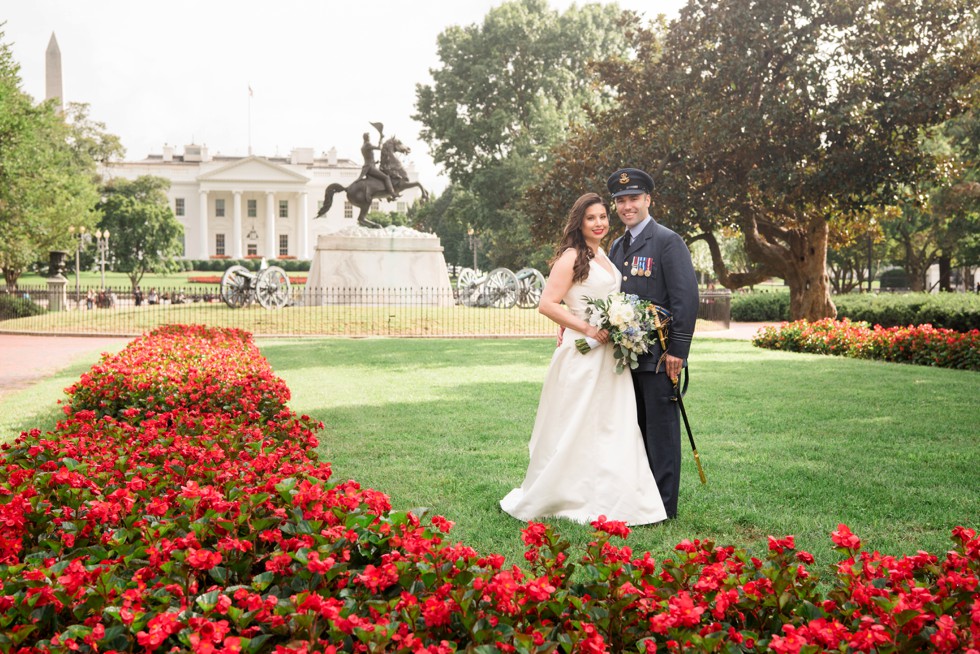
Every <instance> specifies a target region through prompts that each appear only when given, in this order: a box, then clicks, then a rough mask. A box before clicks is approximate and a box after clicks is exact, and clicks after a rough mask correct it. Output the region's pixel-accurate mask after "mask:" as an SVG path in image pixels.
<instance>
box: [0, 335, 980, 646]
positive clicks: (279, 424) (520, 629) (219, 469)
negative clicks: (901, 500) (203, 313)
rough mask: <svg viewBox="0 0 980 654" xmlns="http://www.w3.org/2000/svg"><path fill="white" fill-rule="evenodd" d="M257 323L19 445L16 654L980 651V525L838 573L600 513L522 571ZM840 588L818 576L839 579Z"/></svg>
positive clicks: (131, 354) (1, 460) (0, 558)
mask: <svg viewBox="0 0 980 654" xmlns="http://www.w3.org/2000/svg"><path fill="white" fill-rule="evenodd" d="M287 399H288V391H287V389H286V388H285V386H284V385H283V384H282V383H281V382H280V381H279V380H276V379H275V378H274V377H273V376H272V374H271V370H270V369H269V366H268V364H267V363H266V362H265V360H264V359H262V357H261V356H259V354H258V351H257V350H256V348H255V347H254V344H253V343H252V342H251V339H250V337H249V336H248V335H247V334H244V333H242V332H238V331H235V330H219V329H208V328H202V327H186V326H177V327H172V328H165V329H161V330H157V331H155V332H153V333H151V334H150V335H149V336H147V337H145V338H143V339H139V340H137V341H134V342H133V343H132V344H130V345H129V346H128V347H127V348H126V349H125V350H124V351H123V352H122V353H120V354H119V355H116V356H108V357H107V358H106V359H104V360H103V362H102V363H100V365H99V366H97V367H96V368H95V369H93V371H92V373H90V374H88V375H85V376H84V377H83V378H82V379H81V380H80V381H79V382H78V384H76V385H75V386H73V387H72V389H71V390H70V397H69V400H68V402H67V403H66V405H65V407H64V408H65V419H64V420H62V421H61V422H60V423H59V424H58V426H57V427H56V428H55V430H54V431H53V432H52V433H48V434H43V435H42V434H41V433H39V432H38V431H37V430H34V431H32V432H30V433H24V434H21V436H20V437H19V438H18V439H17V440H16V441H15V442H14V443H13V444H12V445H5V446H3V449H2V453H0V466H2V470H3V473H2V477H0V650H2V651H4V652H17V653H18V654H34V653H35V652H57V653H62V652H63V653H68V652H86V653H87V652H104V653H109V652H123V651H127V652H132V651H139V652H194V653H198V654H233V653H234V654H237V653H247V654H264V653H266V652H274V653H275V654H289V653H295V654H310V653H312V652H338V651H352V652H382V651H384V652H425V653H431V654H436V653H446V652H453V651H470V652H476V653H487V654H489V653H491V652H527V653H539V652H540V653H543V652H558V651H560V652H606V651H610V652H613V651H615V652H619V651H640V652H654V651H682V650H683V651H715V652H722V651H724V652H742V651H760V652H761V651H767V650H768V651H774V652H779V653H790V652H793V653H795V652H815V651H843V650H855V651H872V650H875V651H924V650H933V651H942V652H950V651H958V650H965V649H968V648H971V647H972V648H977V647H980V599H978V597H977V587H978V574H980V539H978V538H977V536H976V533H975V532H974V531H973V530H971V529H966V528H963V527H957V528H955V529H954V530H953V532H952V536H953V543H954V546H953V548H952V550H951V551H949V552H947V553H946V554H945V556H944V558H939V557H937V556H934V555H931V554H928V553H925V552H920V553H918V554H916V555H914V556H909V557H902V558H894V557H890V556H882V555H881V554H878V553H877V552H874V553H868V552H864V551H862V549H861V543H860V539H859V538H858V537H857V536H855V535H854V534H852V533H851V532H850V530H848V529H847V527H846V526H844V525H840V526H839V527H838V529H837V530H836V531H835V532H834V533H833V534H832V541H833V543H834V545H835V546H836V548H837V549H838V550H839V551H840V552H841V556H842V560H841V562H840V564H839V565H838V566H837V567H836V568H835V569H834V570H833V571H832V573H831V574H830V576H829V578H828V579H827V580H825V581H824V583H823V584H822V585H821V583H819V580H818V579H817V575H816V574H814V573H812V572H811V571H810V570H809V568H808V566H810V565H812V563H813V557H812V556H811V555H809V554H808V553H807V552H803V551H797V550H796V549H795V546H794V540H793V537H792V536H787V537H784V538H773V537H770V539H769V548H768V552H767V553H765V554H760V555H759V557H755V556H751V555H750V554H749V553H747V552H745V551H742V550H738V549H735V548H733V547H722V546H716V545H715V544H714V543H712V542H711V541H708V540H694V541H688V540H685V541H684V542H682V543H680V544H678V545H677V547H676V555H675V556H674V557H673V558H670V559H667V560H664V561H660V562H657V561H655V560H654V559H653V558H652V557H651V556H650V554H648V553H646V554H634V553H633V552H632V551H631V550H630V548H629V547H626V546H619V545H615V544H613V539H616V538H624V537H627V536H628V534H629V529H628V528H627V527H626V526H625V525H623V524H622V523H619V522H611V521H606V520H605V519H604V518H601V517H600V518H599V519H598V520H597V521H596V522H594V523H593V526H594V527H595V529H596V533H595V540H594V541H593V542H591V543H590V544H589V545H588V546H587V548H586V551H585V552H584V554H582V555H581V556H580V557H578V558H577V560H573V558H572V557H570V556H569V553H568V547H569V545H568V543H567V542H565V541H562V540H561V539H560V538H559V537H558V536H557V534H556V533H555V532H554V531H552V529H551V528H550V527H548V526H546V525H543V524H540V523H533V522H532V523H529V524H528V525H527V527H526V529H524V531H523V539H524V542H525V543H526V545H527V552H526V556H525V559H526V565H525V566H524V567H523V568H519V567H517V566H509V567H508V566H506V565H505V562H504V559H503V557H501V556H499V555H495V554H490V555H481V554H479V553H477V552H475V551H474V550H473V549H472V548H469V547H467V546H465V545H463V544H459V543H451V542H449V541H448V540H447V539H446V533H448V532H449V531H450V529H451V527H452V523H451V522H449V521H448V520H446V519H445V518H443V517H441V516H433V517H432V518H431V520H425V521H424V522H423V520H422V519H421V518H424V517H425V516H417V515H415V514H413V513H408V512H392V511H391V510H390V506H389V502H388V499H387V497H385V496H384V495H383V494H381V493H379V492H377V491H374V490H370V489H365V488H361V487H360V486H359V485H358V484H357V483H356V482H353V481H346V482H342V483H331V482H330V472H331V471H330V466H329V465H328V464H326V463H322V462H317V461H315V460H314V458H313V456H314V454H313V453H314V449H313V448H314V447H315V445H316V437H315V431H316V430H317V429H319V428H321V427H322V426H321V425H319V424H316V423H314V422H313V421H312V420H310V419H309V418H308V417H306V416H296V415H295V414H293V413H292V412H291V411H290V410H289V409H288V408H287V407H286V406H285V405H284V402H285V401H286V400H287ZM821 588H822V589H823V590H821Z"/></svg>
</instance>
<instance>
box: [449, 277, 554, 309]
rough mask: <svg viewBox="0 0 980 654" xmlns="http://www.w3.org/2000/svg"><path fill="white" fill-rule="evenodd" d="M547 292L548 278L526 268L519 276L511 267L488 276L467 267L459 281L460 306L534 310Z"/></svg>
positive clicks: (457, 288)
mask: <svg viewBox="0 0 980 654" xmlns="http://www.w3.org/2000/svg"><path fill="white" fill-rule="evenodd" d="M543 289H544V275H542V274H541V273H540V272H538V271H537V270H535V269H534V268H522V269H521V270H520V271H518V272H517V274H516V275H515V274H514V273H513V272H512V271H510V270H508V269H507V268H495V269H494V270H491V271H490V273H489V274H485V275H480V274H479V273H477V272H476V271H475V270H473V269H472V268H463V269H462V270H461V271H460V273H459V277H457V278H456V292H457V297H458V299H459V303H460V304H462V305H464V306H468V307H495V308H497V309H509V308H511V307H513V306H514V305H515V304H516V305H517V306H519V307H521V308H524V309H531V308H534V307H536V306H538V303H539V302H540V301H541V291H542V290H543Z"/></svg>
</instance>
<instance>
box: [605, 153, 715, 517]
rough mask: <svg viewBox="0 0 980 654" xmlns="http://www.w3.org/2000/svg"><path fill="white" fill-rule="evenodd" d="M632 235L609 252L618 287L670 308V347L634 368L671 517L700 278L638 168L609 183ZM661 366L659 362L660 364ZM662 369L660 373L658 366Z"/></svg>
mask: <svg viewBox="0 0 980 654" xmlns="http://www.w3.org/2000/svg"><path fill="white" fill-rule="evenodd" d="M606 186H608V188H609V193H610V194H612V199H613V202H615V205H616V213H617V214H619V218H620V220H622V221H623V223H624V224H625V225H626V233H625V234H624V235H623V236H621V237H620V238H618V239H616V240H615V241H614V242H613V244H612V247H611V248H610V249H609V258H610V259H611V260H612V262H613V265H614V266H616V267H617V268H618V269H619V274H620V275H621V276H622V284H621V285H620V290H621V291H622V292H624V293H632V294H635V295H638V296H639V297H640V298H641V299H643V300H650V301H651V302H653V303H654V304H656V305H658V306H661V307H663V308H665V309H667V310H668V311H669V312H670V314H671V320H670V324H669V330H668V335H669V336H668V341H667V352H666V356H663V361H662V362H661V356H662V355H663V354H664V353H663V352H662V350H661V348H660V344H659V342H658V343H656V344H655V346H654V348H653V350H652V351H651V352H650V354H647V355H644V356H641V357H640V361H639V366H638V367H637V369H636V370H633V371H632V373H633V389H634V391H635V393H636V413H637V420H638V421H639V423H640V431H641V432H642V433H643V442H644V444H645V445H646V450H647V458H648V459H649V461H650V469H651V470H653V476H654V478H655V479H656V480H657V486H658V487H659V489H660V496H661V497H662V498H663V501H664V508H665V509H666V510H667V517H668V518H676V517H677V494H678V491H679V489H680V482H681V424H680V415H679V411H678V407H677V402H675V401H672V400H671V397H674V394H675V393H676V392H679V390H678V391H675V390H674V384H675V383H676V382H677V379H678V377H679V376H680V374H681V369H682V368H683V367H684V366H686V365H687V361H686V360H687V354H688V351H689V350H690V348H691V337H692V336H693V334H694V322H695V320H696V318H697V315H698V282H697V277H696V275H695V273H694V265H693V264H692V263H691V253H690V251H689V250H688V249H687V245H685V244H684V241H683V240H682V239H681V237H680V236H678V235H677V234H676V233H674V232H673V231H671V230H670V229H668V228H666V227H664V226H663V225H661V224H659V223H657V222H656V221H655V220H654V219H653V218H651V217H650V205H651V202H652V200H651V198H650V194H651V193H652V192H653V178H652V177H650V175H648V174H647V173H645V172H644V171H642V170H638V169H636V168H623V169H620V170H617V171H616V172H614V173H613V174H612V175H610V176H609V179H608V180H607V182H606ZM658 364H659V365H658ZM658 368H659V370H658Z"/></svg>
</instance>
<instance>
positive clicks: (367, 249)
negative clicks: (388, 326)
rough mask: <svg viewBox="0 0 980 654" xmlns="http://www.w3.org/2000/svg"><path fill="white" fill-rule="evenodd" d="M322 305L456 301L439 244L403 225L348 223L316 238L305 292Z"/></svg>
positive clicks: (309, 300)
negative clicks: (381, 225)
mask: <svg viewBox="0 0 980 654" xmlns="http://www.w3.org/2000/svg"><path fill="white" fill-rule="evenodd" d="M303 304H304V305H306V306H322V305H325V304H372V305H380V304H384V305H436V306H451V305H452V304H454V299H453V289H452V285H451V284H450V282H449V271H448V270H447V269H446V258H445V257H444V256H443V253H442V245H441V244H440V242H439V237H438V236H436V235H435V234H425V233H423V232H418V231H415V230H414V229H409V228H407V227H387V228H384V229H368V228H365V227H348V228H347V229H344V230H341V231H339V232H335V233H333V234H323V235H321V236H320V237H319V238H318V239H317V242H316V251H315V253H314V255H313V263H312V265H311V266H310V274H309V276H308V277H307V278H306V290H305V291H304V295H303Z"/></svg>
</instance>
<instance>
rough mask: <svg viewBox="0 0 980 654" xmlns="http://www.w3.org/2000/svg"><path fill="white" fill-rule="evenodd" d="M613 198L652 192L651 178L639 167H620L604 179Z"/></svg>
mask: <svg viewBox="0 0 980 654" xmlns="http://www.w3.org/2000/svg"><path fill="white" fill-rule="evenodd" d="M606 186H608V187H609V192H610V193H612V196H613V197H614V198H618V197H619V196H621V195H639V194H641V193H647V194H649V193H652V192H653V178H652V177H650V176H649V175H648V174H646V173H645V172H643V171H642V170H640V169H639V168H620V169H619V170H617V171H616V172H614V173H613V174H612V175H610V176H609V179H608V180H606Z"/></svg>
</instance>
